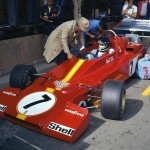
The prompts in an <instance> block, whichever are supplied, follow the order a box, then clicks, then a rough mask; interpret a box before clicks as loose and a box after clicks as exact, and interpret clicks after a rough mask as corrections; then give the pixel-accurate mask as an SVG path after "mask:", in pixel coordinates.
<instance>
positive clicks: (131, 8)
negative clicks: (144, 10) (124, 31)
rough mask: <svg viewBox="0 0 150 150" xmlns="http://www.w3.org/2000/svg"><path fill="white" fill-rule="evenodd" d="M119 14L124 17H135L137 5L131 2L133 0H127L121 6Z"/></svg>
mask: <svg viewBox="0 0 150 150" xmlns="http://www.w3.org/2000/svg"><path fill="white" fill-rule="evenodd" d="M121 14H122V15H123V16H124V17H125V18H136V15H137V7H136V6H135V5H134V4H133V0H129V1H128V4H125V5H124V6H123V9H122V12H121Z"/></svg>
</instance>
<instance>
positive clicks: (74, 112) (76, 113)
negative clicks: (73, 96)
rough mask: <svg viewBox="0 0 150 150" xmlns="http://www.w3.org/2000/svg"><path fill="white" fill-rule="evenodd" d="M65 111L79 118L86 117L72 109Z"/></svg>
mask: <svg viewBox="0 0 150 150" xmlns="http://www.w3.org/2000/svg"><path fill="white" fill-rule="evenodd" d="M65 111H66V112H69V113H71V114H73V115H77V116H81V117H83V116H84V114H82V113H79V112H78V111H76V110H75V111H74V110H70V109H65Z"/></svg>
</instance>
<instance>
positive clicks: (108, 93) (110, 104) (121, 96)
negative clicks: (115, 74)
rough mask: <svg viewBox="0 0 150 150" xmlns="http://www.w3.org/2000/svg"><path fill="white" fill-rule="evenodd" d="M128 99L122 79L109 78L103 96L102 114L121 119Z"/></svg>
mask: <svg viewBox="0 0 150 150" xmlns="http://www.w3.org/2000/svg"><path fill="white" fill-rule="evenodd" d="M125 100H126V91H125V85H124V82H122V81H115V80H107V81H106V82H105V83H104V86H103V91H102V97H101V114H102V116H103V117H104V118H107V119H114V120H119V119H121V117H122V115H123V112H124V107H125Z"/></svg>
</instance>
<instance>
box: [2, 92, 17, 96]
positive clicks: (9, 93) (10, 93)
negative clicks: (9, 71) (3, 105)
mask: <svg viewBox="0 0 150 150" xmlns="http://www.w3.org/2000/svg"><path fill="white" fill-rule="evenodd" d="M3 94H7V95H11V96H16V94H14V93H12V92H7V91H3Z"/></svg>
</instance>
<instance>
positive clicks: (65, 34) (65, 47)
mask: <svg viewBox="0 0 150 150" xmlns="http://www.w3.org/2000/svg"><path fill="white" fill-rule="evenodd" d="M68 34H69V29H68V28H67V26H64V28H63V29H62V34H61V42H62V47H63V50H64V52H65V53H66V54H67V57H68V59H71V58H72V57H74V56H73V55H72V54H71V53H70V50H69V47H68Z"/></svg>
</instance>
